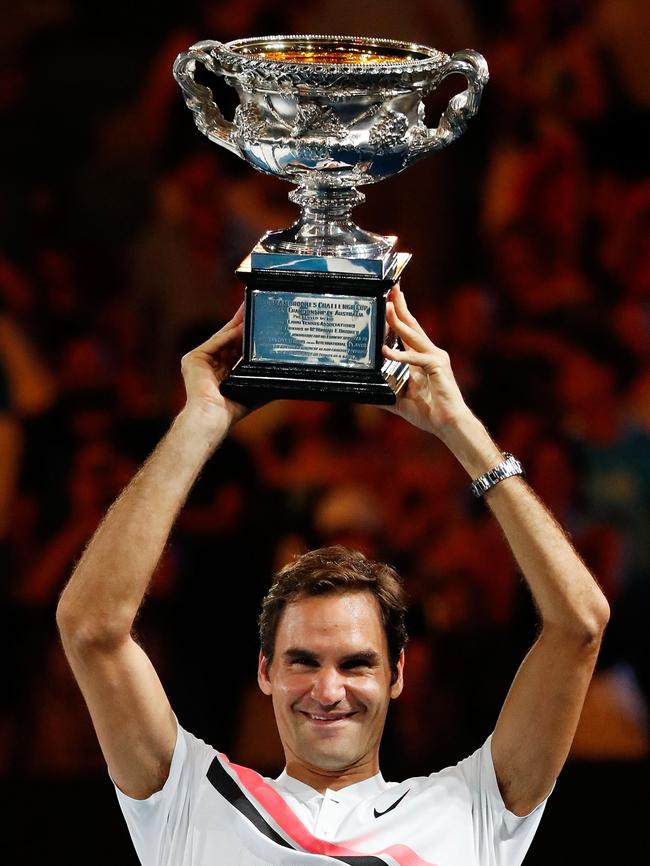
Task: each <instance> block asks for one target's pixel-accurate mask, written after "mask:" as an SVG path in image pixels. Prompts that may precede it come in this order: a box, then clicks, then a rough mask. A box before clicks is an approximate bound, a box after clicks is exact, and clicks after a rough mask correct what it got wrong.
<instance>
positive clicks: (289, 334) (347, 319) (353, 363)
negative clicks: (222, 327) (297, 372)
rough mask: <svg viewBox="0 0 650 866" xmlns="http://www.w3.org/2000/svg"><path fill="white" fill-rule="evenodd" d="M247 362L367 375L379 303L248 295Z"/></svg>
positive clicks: (325, 297) (315, 296)
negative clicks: (249, 332) (249, 338)
mask: <svg viewBox="0 0 650 866" xmlns="http://www.w3.org/2000/svg"><path fill="white" fill-rule="evenodd" d="M252 323H253V327H252V335H253V336H252V345H251V352H250V360H251V361H253V362H264V363H267V364H304V365H311V366H317V367H346V368H349V369H356V370H371V369H373V367H374V364H375V351H376V331H377V327H376V326H377V299H376V298H372V297H371V298H365V297H355V296H354V295H334V294H314V293H305V292H273V291H265V290H260V289H255V290H254V291H253V292H252Z"/></svg>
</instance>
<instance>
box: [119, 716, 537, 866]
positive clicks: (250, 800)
mask: <svg viewBox="0 0 650 866" xmlns="http://www.w3.org/2000/svg"><path fill="white" fill-rule="evenodd" d="M116 791H117V797H118V800H119V803H120V806H121V808H122V812H123V814H124V817H125V819H126V823H127V825H128V828H129V832H130V833H131V838H132V839H133V844H134V846H135V849H136V851H137V853H138V856H139V858H140V861H141V863H142V866H220V864H224V866H236V864H237V866H334V864H337V863H341V862H343V863H347V864H349V866H518V864H520V863H521V862H522V860H523V859H524V856H525V854H526V851H527V850H528V847H529V845H530V843H531V841H532V838H533V835H534V834H535V831H536V829H537V826H538V824H539V821H540V818H541V817H542V812H543V810H544V805H545V802H546V801H545V802H544V803H542V804H540V805H539V806H538V807H537V808H536V809H535V810H534V811H533V812H531V814H530V815H527V816H525V817H518V816H516V815H514V814H513V813H512V812H509V811H508V810H507V809H506V807H505V805H504V803H503V800H502V799H501V794H500V793H499V788H498V785H497V781H496V776H495V772H494V766H493V763H492V753H491V750H490V738H488V740H487V741H486V742H485V744H484V745H483V746H482V748H480V749H478V750H477V751H476V752H474V754H473V755H471V756H470V757H469V758H466V759H465V760H464V761H461V762H460V763H458V764H457V765H456V766H455V767H448V768H447V769H445V770H442V771H441V772H439V773H432V774H431V775H430V776H419V777H416V778H412V779H406V780H405V781H404V782H399V783H398V782H385V781H384V779H383V778H382V776H381V773H378V774H377V775H376V776H373V777H372V778H370V779H365V780H364V781H363V782H357V783H356V784H354V785H348V786H347V787H345V788H342V789H341V790H339V791H330V790H329V789H328V790H327V791H325V793H324V794H320V793H319V792H318V791H316V790H314V789H313V788H310V787H309V785H305V784H304V783H303V782H299V781H298V780H297V779H294V778H292V777H291V776H289V775H287V773H286V771H285V772H283V773H282V774H281V775H280V776H279V777H278V778H277V779H268V778H263V777H262V776H260V775H259V774H258V773H255V772H254V771H253V770H249V769H248V768H246V767H237V766H236V765H234V764H231V763H230V762H229V761H228V759H227V758H226V757H225V755H222V754H220V753H219V752H216V751H215V750H214V749H213V748H212V747H211V746H208V745H206V743H204V742H203V741H202V740H199V739H197V738H196V737H194V736H193V735H192V734H190V733H188V732H187V731H185V730H183V728H181V727H180V726H179V728H178V735H177V740H176V747H175V749H174V755H173V758H172V763H171V768H170V772H169V777H168V778H167V781H166V782H165V784H164V786H163V788H162V789H161V790H160V791H157V792H156V793H155V794H152V795H151V797H149V798H148V799H146V800H134V799H132V798H131V797H127V796H126V795H125V794H123V793H122V792H121V791H120V790H119V789H117V788H116Z"/></svg>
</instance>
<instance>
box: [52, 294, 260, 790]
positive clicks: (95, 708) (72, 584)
mask: <svg viewBox="0 0 650 866" xmlns="http://www.w3.org/2000/svg"><path fill="white" fill-rule="evenodd" d="M241 323H242V311H241V310H239V311H238V313H237V314H236V316H235V317H234V318H233V319H232V320H231V321H230V322H229V323H228V324H227V325H225V326H224V328H222V329H221V331H219V332H218V333H217V334H215V335H214V336H213V337H211V338H210V339H209V340H208V341H207V342H206V343H204V344H203V345H202V346H199V347H198V348H197V349H195V350H194V351H193V352H190V353H188V354H187V355H186V356H185V357H184V358H183V362H182V371H183V377H184V380H185V387H186V391H187V402H186V405H185V407H184V408H183V410H182V411H181V412H180V414H179V415H178V417H177V418H176V419H175V421H174V423H173V424H172V427H171V429H170V430H169V432H168V433H167V435H166V436H165V437H164V439H163V440H162V441H161V442H160V444H159V445H158V447H157V448H156V449H155V451H154V452H153V454H152V455H151V456H150V457H149V459H148V460H147V461H146V463H145V464H144V466H143V467H142V468H141V469H140V471H139V472H138V473H137V475H136V476H135V478H134V479H133V480H132V481H131V483H130V484H129V485H128V487H127V488H126V489H125V490H124V492H123V493H122V494H121V496H120V497H119V498H118V499H117V501H116V502H115V503H114V504H113V505H112V506H111V508H110V509H109V511H108V513H107V515H106V517H105V518H104V520H103V522H102V523H101V524H100V526H99V528H98V529H97V531H96V532H95V534H94V535H93V537H92V539H91V541H90V543H89V544H88V546H87V548H86V550H85V552H84V554H83V556H82V557H81V560H80V561H79V564H78V565H77V567H76V569H75V571H74V573H73V575H72V577H71V579H70V581H69V583H68V585H67V586H66V588H65V590H64V591H63V594H62V596H61V599H60V601H59V605H58V609H57V623H58V626H59V630H60V633H61V639H62V642H63V647H64V649H65V653H66V656H67V658H68V661H69V662H70V666H71V667H72V670H73V673H74V675H75V677H76V680H77V682H78V684H79V687H80V688H81V691H82V693H83V695H84V698H85V700H86V703H87V705H88V709H89V711H90V715H91V717H92V721H93V724H94V726H95V731H96V732H97V737H98V739H99V743H100V745H101V748H102V752H103V753H104V757H105V758H106V762H107V764H108V767H109V771H110V773H111V776H112V778H113V780H114V781H115V783H116V784H117V785H118V787H119V788H120V789H121V790H122V791H124V793H126V794H128V795H130V796H132V797H136V798H140V799H144V798H145V797H148V796H149V795H150V794H152V793H153V792H154V791H157V790H159V789H160V788H161V787H162V785H163V784H164V781H165V779H166V778H167V775H168V773H169V766H170V763H171V757H172V754H173V750H174V742H175V735H176V725H175V721H174V715H173V713H172V710H171V707H170V705H169V702H168V700H167V697H166V695H165V692H164V690H163V687H162V685H161V683H160V680H159V679H158V676H157V674H156V672H155V670H154V668H153V666H152V664H151V662H150V661H149V659H148V657H147V656H146V654H145V653H144V651H143V650H142V648H141V647H140V646H139V645H138V644H137V643H136V642H135V641H134V640H133V638H132V636H131V630H132V627H133V622H134V620H135V617H136V614H137V612H138V609H139V607H140V605H141V603H142V599H143V597H144V594H145V592H146V590H147V587H148V585H149V582H150V580H151V577H152V575H153V573H154V571H155V569H156V566H157V564H158V560H159V559H160V555H161V553H162V550H163V548H164V546H165V544H166V542H167V538H168V536H169V533H170V531H171V528H172V525H173V523H174V520H175V518H176V516H177V514H178V512H179V510H180V508H181V507H182V505H183V503H184V502H185V499H186V497H187V495H188V493H189V491H190V489H191V487H192V485H193V483H194V481H195V479H196V477H197V476H198V474H199V472H200V470H201V468H202V466H203V465H204V463H205V462H206V460H207V459H208V458H209V457H210V455H211V454H212V453H213V452H214V450H215V448H216V447H217V446H218V445H219V443H220V442H221V441H222V439H223V438H224V437H225V435H226V434H227V432H228V430H229V428H230V426H231V424H232V423H233V422H234V421H236V420H238V418H240V417H241V416H242V415H243V414H244V409H243V407H242V406H239V405H238V404H236V403H232V402H231V401H228V400H226V399H225V398H224V397H222V395H221V393H220V391H219V383H220V382H221V380H222V379H223V378H224V376H225V373H226V372H227V370H228V369H229V366H230V363H231V361H232V360H233V359H234V357H235V356H236V355H237V349H238V348H239V346H240V344H241V331H242V324H241Z"/></svg>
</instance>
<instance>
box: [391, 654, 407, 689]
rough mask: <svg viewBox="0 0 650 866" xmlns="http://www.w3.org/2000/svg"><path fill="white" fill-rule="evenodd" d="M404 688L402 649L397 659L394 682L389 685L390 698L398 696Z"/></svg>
mask: <svg viewBox="0 0 650 866" xmlns="http://www.w3.org/2000/svg"><path fill="white" fill-rule="evenodd" d="M403 688H404V650H402V652H401V653H400V654H399V659H398V660H397V676H396V677H395V682H394V683H393V684H392V685H391V687H390V696H391V698H398V697H399V696H400V695H401V694H402V689H403Z"/></svg>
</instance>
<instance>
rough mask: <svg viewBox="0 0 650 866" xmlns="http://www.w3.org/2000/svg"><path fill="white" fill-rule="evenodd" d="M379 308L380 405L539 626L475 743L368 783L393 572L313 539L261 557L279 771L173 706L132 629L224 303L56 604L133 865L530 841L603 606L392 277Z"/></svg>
mask: <svg viewBox="0 0 650 866" xmlns="http://www.w3.org/2000/svg"><path fill="white" fill-rule="evenodd" d="M387 315H388V321H389V324H390V326H391V327H392V328H393V329H394V330H395V331H396V332H397V333H398V334H399V336H400V337H401V339H402V342H403V344H404V348H403V349H402V350H390V349H388V348H386V347H384V352H385V354H386V356H387V357H389V358H393V359H397V360H402V361H405V362H406V363H408V364H409V365H410V378H409V382H408V386H407V389H406V393H404V394H402V395H400V397H399V398H398V402H397V405H396V407H395V408H394V411H395V412H397V413H398V414H399V415H401V416H402V417H403V418H405V419H406V420H408V421H409V422H410V423H412V424H414V425H416V426H418V427H420V428H421V429H423V430H426V431H428V432H430V433H431V434H433V435H435V436H437V437H438V438H439V439H440V440H441V441H442V442H443V443H444V444H445V445H446V446H447V447H448V448H449V449H450V450H451V451H452V453H453V454H454V455H455V456H456V457H457V459H458V461H459V462H460V464H461V465H462V466H463V467H464V469H465V470H466V471H467V473H468V475H469V476H470V478H471V479H473V482H472V490H473V492H474V493H475V495H477V496H484V497H485V500H486V502H487V504H488V506H489V508H490V509H491V511H492V513H493V515H494V517H495V519H496V520H497V521H498V523H499V524H500V526H501V528H502V530H503V534H504V536H505V538H506V541H507V543H508V544H509V546H510V548H511V550H512V553H513V555H514V557H515V559H516V561H517V563H518V566H519V568H520V570H521V572H522V574H523V575H524V577H525V579H526V581H527V583H528V586H529V588H530V590H531V593H532V595H533V598H534V601H535V603H536V606H537V609H538V611H539V617H540V631H539V635H538V638H537V640H536V641H535V643H534V645H533V647H532V648H531V649H530V651H529V653H528V654H527V656H526V658H525V659H524V660H523V662H522V664H521V667H520V669H519V671H518V672H517V675H516V676H515V679H514V681H513V683H512V686H511V689H510V691H509V693H508V696H507V698H506V700H505V703H504V706H503V709H502V711H501V713H500V715H499V718H498V719H497V721H496V725H495V728H494V731H493V732H492V734H491V735H490V737H488V739H487V740H486V742H485V743H483V745H480V744H477V746H480V747H479V748H478V749H477V751H476V752H474V754H472V755H471V756H470V757H468V758H465V759H464V760H462V761H461V762H460V763H458V764H457V765H456V766H455V767H449V768H447V769H444V770H442V771H440V772H436V773H432V774H431V775H428V776H421V777H417V778H412V779H407V780H405V781H402V782H398V783H396V782H386V781H384V779H383V778H382V776H381V773H380V770H379V760H378V753H379V744H380V741H381V736H382V732H383V728H384V722H385V719H386V712H387V709H388V705H389V702H390V700H391V699H393V698H397V697H398V696H399V694H400V692H401V690H402V682H403V676H404V645H405V642H406V634H405V631H404V603H403V598H402V590H401V585H400V580H399V578H398V576H397V575H396V574H395V572H394V571H393V570H392V569H391V568H390V567H389V566H387V565H384V564H381V563H374V562H371V561H369V560H368V559H366V558H365V557H364V556H363V555H362V554H360V553H358V552H356V551H350V550H346V549H345V548H340V547H333V548H323V549H321V550H316V551H312V552H310V553H307V554H305V555H304V556H302V557H300V558H299V559H297V560H296V561H295V562H294V563H291V564H290V565H288V566H286V567H285V568H284V569H283V570H282V571H281V572H280V573H279V574H278V575H277V576H276V578H275V581H274V583H273V585H272V587H271V589H270V591H269V593H268V595H267V597H266V598H265V600H264V602H263V609H262V615H261V617H260V641H261V651H260V660H259V670H258V680H259V685H260V688H261V689H262V691H263V692H264V693H265V694H267V695H269V696H270V697H271V699H272V701H273V708H274V711H275V717H276V721H277V725H278V730H279V733H280V738H281V740H282V745H283V747H284V752H285V759H286V766H285V770H284V772H283V773H282V774H281V775H280V776H279V777H278V778H277V779H267V778H262V777H261V776H260V775H258V774H257V773H256V772H254V771H253V770H251V769H248V768H246V767H239V766H236V765H234V764H232V763H231V762H230V761H229V760H228V759H227V758H226V756H225V755H223V754H221V753H219V752H217V751H215V749H213V748H212V747H211V746H208V745H206V744H205V743H204V742H202V741H201V740H198V739H197V738H196V737H194V736H193V735H192V734H191V733H189V732H188V731H185V730H184V729H183V728H182V727H181V726H180V725H179V724H178V722H177V720H176V717H175V715H174V713H173V711H172V708H171V706H170V704H169V701H168V700H167V697H166V695H165V693H164V690H163V688H162V685H161V683H160V680H159V679H158V676H157V675H156V672H155V670H154V668H153V666H152V664H151V662H150V661H149V659H148V657H147V656H146V654H145V653H144V651H143V649H142V648H141V647H140V646H139V645H138V644H137V643H136V642H135V640H134V639H133V637H132V628H133V622H134V620H135V617H136V615H137V612H138V609H139V607H140V605H141V603H142V600H143V598H144V595H145V593H146V590H147V586H148V584H149V581H150V580H151V577H152V575H153V572H154V570H155V568H156V564H157V562H158V559H159V557H160V554H161V552H162V550H163V548H164V545H165V543H166V541H167V538H168V536H169V532H170V531H171V528H172V525H173V523H174V520H175V518H176V516H177V514H178V512H179V510H180V509H181V507H182V505H183V503H184V501H185V499H186V497H187V495H188V493H189V491H190V489H191V487H192V485H193V483H194V481H195V480H196V478H197V476H198V474H199V472H200V470H201V468H202V467H203V465H204V464H205V462H206V460H208V458H209V457H210V455H211V454H212V453H213V452H214V450H215V449H216V448H217V447H218V445H219V443H220V442H221V441H222V440H223V439H224V438H225V436H226V435H227V433H228V431H229V429H230V427H231V426H232V425H233V424H234V423H235V422H236V421H238V420H239V419H240V418H242V417H243V415H244V414H245V409H244V407H243V406H240V405H238V404H236V403H233V402H232V401H229V400H227V399H225V398H224V397H223V395H222V394H221V392H220V390H219V385H220V382H221V381H223V378H224V377H225V375H226V374H227V372H228V371H229V369H230V368H231V365H232V363H233V362H234V360H235V359H236V358H237V357H238V356H239V347H240V344H241V335H242V311H241V310H239V311H238V313H237V315H236V316H235V317H234V318H233V319H232V320H231V321H230V322H229V323H228V324H227V325H226V326H225V327H224V328H222V329H221V331H219V332H218V333H217V334H215V335H214V336H213V337H212V338H211V339H210V340H208V341H207V342H206V343H204V344H203V345H202V346H200V347H198V348H197V349H195V350H194V351H193V352H190V353H189V354H188V355H186V356H185V357H184V358H183V363H182V370H183V376H184V380H185V386H186V391H187V402H186V405H185V407H184V409H183V410H182V411H181V413H180V414H179V415H178V417H177V418H176V420H175V421H174V423H173V425H172V427H171V429H170V430H169V432H168V434H167V435H166V436H165V438H164V439H163V440H162V442H161V443H160V444H159V446H158V447H157V448H156V450H155V451H154V453H153V454H152V455H151V457H150V458H149V460H148V461H147V462H146V463H145V465H144V466H143V467H142V469H141V470H140V471H139V472H138V474H137V475H136V476H135V478H134V479H133V481H132V482H131V483H130V484H129V486H128V487H127V488H126V490H125V491H124V492H123V493H122V495H121V496H120V498H119V499H118V500H117V502H116V503H115V504H114V505H113V506H112V508H111V509H110V510H109V512H108V514H107V515H106V518H105V519H104V521H103V522H102V524H101V525H100V527H99V528H98V530H97V532H96V533H95V535H94V536H93V538H92V540H91V541H90V543H89V545H88V547H87V549H86V551H85V553H84V555H83V557H82V558H81V560H80V562H79V564H78V566H77V568H76V569H75V572H74V574H73V576H72V578H71V580H70V582H69V583H68V586H67V587H66V589H65V591H64V593H63V595H62V597H61V600H60V603H59V607H58V611H57V621H58V624H59V628H60V632H61V637H62V640H63V645H64V648H65V651H66V654H67V657H68V660H69V662H70V665H71V667H72V669H73V671H74V674H75V676H76V678H77V682H78V683H79V686H80V688H81V690H82V692H83V694H84V697H85V699H86V702H87V704H88V708H89V711H90V714H91V716H92V720H93V724H94V726H95V730H96V732H97V736H98V738H99V742H100V745H101V747H102V751H103V753H104V756H105V758H106V762H107V764H108V769H109V772H110V775H111V778H112V779H113V782H114V783H115V786H116V790H117V796H118V799H119V802H120V805H121V807H122V811H123V813H124V816H125V818H126V821H127V824H128V826H129V830H130V832H131V836H132V838H133V842H134V845H135V848H136V850H137V852H138V855H139V857H140V860H141V862H142V864H143V866H216V864H227V866H234V864H244V866H254V864H255V866H262V864H282V866H301V864H304V866H310V864H313V866H326V864H328V863H330V864H331V863H334V862H343V863H347V864H356V866H395V864H398V866H517V864H520V863H521V862H522V860H523V858H524V856H525V854H526V851H527V849H528V847H529V845H530V842H531V840H532V837H533V835H534V833H535V830H536V829H537V826H538V824H539V820H540V818H541V814H542V811H543V808H544V803H545V802H546V798H547V797H548V795H549V793H550V791H551V789H552V787H553V784H554V782H555V779H556V778H557V776H558V774H559V772H560V770H561V768H562V766H563V764H564V762H565V760H566V757H567V754H568V752H569V748H570V746H571V742H572V740H573V737H574V734H575V730H576V726H577V723H578V718H579V716H580V711H581V708H582V704H583V701H584V697H585V694H586V691H587V687H588V685H589V681H590V679H591V676H592V673H593V669H594V665H595V662H596V658H597V654H598V650H599V647H600V642H601V639H602V634H603V631H604V629H605V626H606V623H607V620H608V617H609V608H608V605H607V602H606V600H605V598H604V596H603V595H602V593H601V591H600V589H599V588H598V586H597V584H596V582H595V581H594V579H593V578H592V576H591V575H590V573H589V571H588V570H587V569H586V568H585V566H584V564H583V563H582V562H581V560H580V558H579V557H578V556H577V554H576V553H575V551H574V550H573V548H572V547H571V545H570V543H569V541H568V540H567V538H566V537H565V535H564V533H563V532H562V530H561V529H560V527H559V526H558V525H557V523H556V522H555V520H554V519H553V517H552V516H551V515H550V514H549V512H548V511H547V509H546V508H545V507H544V506H543V505H542V503H541V502H540V501H539V500H538V499H537V497H536V496H535V494H534V493H533V492H532V491H531V490H530V488H529V487H528V486H527V485H526V483H525V482H524V481H523V479H522V477H521V472H522V469H521V465H520V464H519V462H518V461H517V460H516V459H515V458H514V457H513V456H512V455H508V454H503V453H501V451H500V450H499V449H498V448H497V446H496V445H495V443H494V442H493V441H492V439H491V438H490V436H489V435H488V433H487V431H486V429H485V427H484V426H483V425H482V424H481V422H480V421H479V420H478V419H477V418H476V417H475V416H474V415H473V414H472V413H471V411H470V410H469V409H468V407H467V406H466V404H465V402H464V400H463V398H462V395H461V393H460V391H459V389H458V387H457V385H456V382H455V379H454V376H453V373H452V370H451V366H450V363H449V357H448V356H447V354H446V353H445V352H444V351H442V350H441V349H439V348H438V347H437V346H435V345H434V344H433V343H432V342H431V340H429V338H428V337H427V335H426V334H425V333H424V331H423V330H422V328H421V326H420V325H419V323H418V322H417V321H416V319H415V318H414V317H413V316H412V315H411V313H410V312H409V310H408V309H407V306H406V303H405V301H404V297H403V295H402V294H401V292H400V290H399V288H398V287H397V286H395V287H394V288H393V289H392V292H391V295H390V298H389V303H388V305H387ZM423 769H425V768H423ZM427 769H428V768H427Z"/></svg>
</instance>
